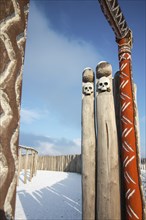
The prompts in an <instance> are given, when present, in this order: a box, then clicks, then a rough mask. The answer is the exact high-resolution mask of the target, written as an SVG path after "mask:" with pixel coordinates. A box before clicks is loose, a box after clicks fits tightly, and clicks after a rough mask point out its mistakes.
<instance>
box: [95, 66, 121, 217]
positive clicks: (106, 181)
mask: <svg viewBox="0 0 146 220" xmlns="http://www.w3.org/2000/svg"><path fill="white" fill-rule="evenodd" d="M96 70H97V72H96V75H97V95H96V105H97V106H96V111H97V112H96V117H97V201H96V202H97V209H96V211H97V219H98V220H101V219H102V220H107V219H114V220H115V219H116V220H119V219H121V205H120V180H119V155H118V138H117V129H116V120H115V109H114V100H113V92H112V77H111V74H112V68H111V65H110V64H108V63H107V62H100V63H99V64H98V66H97V69H96Z"/></svg>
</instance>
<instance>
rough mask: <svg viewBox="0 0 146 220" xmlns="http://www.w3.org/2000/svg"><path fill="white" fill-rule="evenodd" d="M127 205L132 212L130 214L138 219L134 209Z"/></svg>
mask: <svg viewBox="0 0 146 220" xmlns="http://www.w3.org/2000/svg"><path fill="white" fill-rule="evenodd" d="M128 207H129V209H130V211H131V212H132V214H133V215H134V216H135V217H136V218H137V219H139V217H138V216H137V215H136V213H135V212H134V210H133V209H132V208H131V206H130V205H128Z"/></svg>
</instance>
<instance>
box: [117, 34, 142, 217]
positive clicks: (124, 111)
mask: <svg viewBox="0 0 146 220" xmlns="http://www.w3.org/2000/svg"><path fill="white" fill-rule="evenodd" d="M118 46H119V65H120V102H121V103H120V104H121V131H122V134H121V135H122V137H121V138H122V149H121V156H122V172H123V176H124V194H125V205H126V219H128V220H131V219H132V220H136V219H139V220H141V219H143V209H142V195H141V190H140V180H139V169H138V157H137V155H138V153H137V150H138V146H137V140H136V131H135V120H134V117H135V111H134V101H133V100H134V97H133V88H132V86H133V81H132V69H131V46H130V41H129V38H123V39H120V40H118Z"/></svg>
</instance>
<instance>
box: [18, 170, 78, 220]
mask: <svg viewBox="0 0 146 220" xmlns="http://www.w3.org/2000/svg"><path fill="white" fill-rule="evenodd" d="M23 178H24V176H23V172H22V173H21V175H20V179H19V186H18V187H17V196H16V213H15V220H18V219H21V220H25V219H28V220H49V219H50V220H53V219H55V220H60V219H66V220H67V219H73V220H75V219H81V218H82V213H81V210H82V207H81V175H80V174H76V173H66V172H53V171H37V175H36V176H35V177H33V179H32V181H31V182H29V181H28V182H27V184H24V183H23Z"/></svg>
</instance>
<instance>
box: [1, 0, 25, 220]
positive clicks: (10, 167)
mask: <svg viewBox="0 0 146 220" xmlns="http://www.w3.org/2000/svg"><path fill="white" fill-rule="evenodd" d="M28 3H29V0H19V1H17V0H1V1H0V51H1V55H0V100H1V103H0V105H1V106H0V113H1V114H0V139H1V144H0V157H1V171H0V172H1V173H0V175H1V176H2V181H1V180H0V182H1V184H0V219H1V220H5V219H14V214H15V199H16V185H17V175H18V136H19V117H20V99H21V85H22V84H21V81H22V70H23V61H24V49H25V41H26V23H27V15H28Z"/></svg>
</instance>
